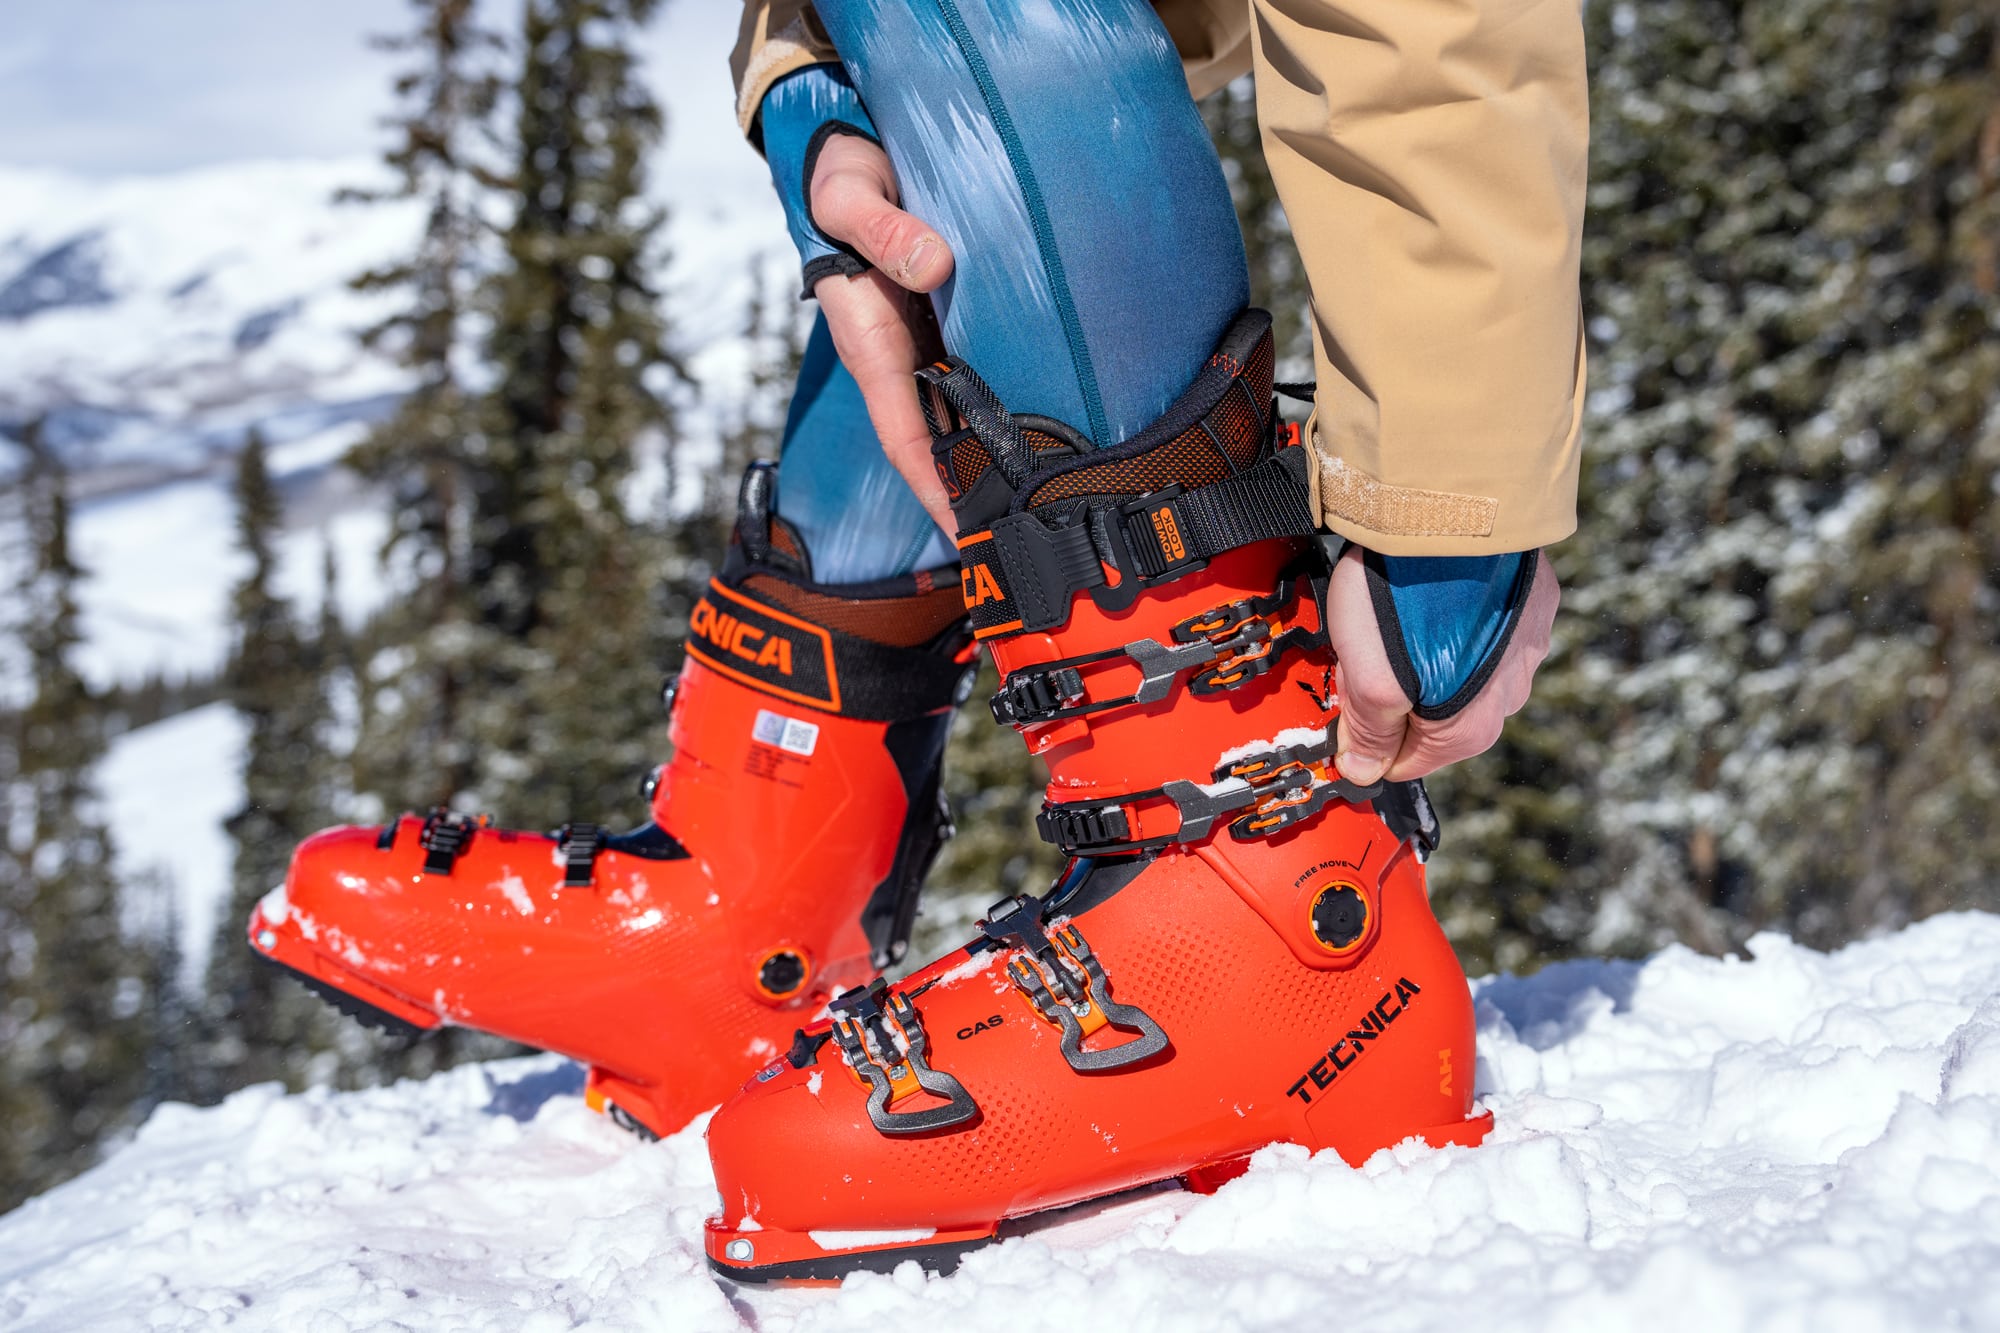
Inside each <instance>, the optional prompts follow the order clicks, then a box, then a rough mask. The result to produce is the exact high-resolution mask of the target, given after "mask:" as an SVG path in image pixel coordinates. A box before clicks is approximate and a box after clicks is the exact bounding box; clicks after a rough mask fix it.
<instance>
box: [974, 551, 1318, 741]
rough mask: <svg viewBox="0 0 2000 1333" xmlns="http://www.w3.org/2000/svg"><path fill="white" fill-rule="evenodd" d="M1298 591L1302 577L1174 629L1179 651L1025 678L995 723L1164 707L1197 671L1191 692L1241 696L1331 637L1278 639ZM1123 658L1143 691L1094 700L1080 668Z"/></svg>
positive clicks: (1117, 653)
mask: <svg viewBox="0 0 2000 1333" xmlns="http://www.w3.org/2000/svg"><path fill="white" fill-rule="evenodd" d="M1298 588H1299V584H1298V580H1297V579H1296V578H1287V579H1285V580H1284V581H1283V582H1282V583H1280V584H1279V586H1278V589H1277V591H1276V592H1274V593H1272V594H1271V595H1270V596H1268V597H1249V598H1243V599H1240V600H1238V601H1234V602H1229V603H1227V604H1226V605H1223V606H1218V607H1214V608H1212V609H1210V610H1208V611H1203V612H1201V613H1200V614H1198V615H1193V616H1189V617H1188V618H1187V619H1185V620H1183V621H1181V622H1180V623H1179V624H1177V625H1175V626H1174V628H1173V631H1172V634H1173V638H1174V642H1173V643H1171V644H1166V643H1160V642H1158V641H1157V640H1154V639H1135V640H1133V641H1132V642H1131V643H1128V644H1125V645H1123V646H1122V647H1118V648H1110V649H1106V650H1105V651H1104V652H1101V653H1087V654H1085V655H1083V656H1081V657H1066V658H1063V659H1062V660H1060V661H1057V662H1051V663H1049V664H1047V665H1045V666H1043V667H1041V668H1040V669H1038V670H1034V671H1017V672H1015V673H1014V674H1013V675H1011V676H1009V677H1008V678H1007V680H1006V683H1005V684H1003V685H1002V686H1001V687H1000V689H999V691H998V692H997V693H996V694H994V696H993V699H992V708H993V719H994V721H996V722H999V723H1000V724H1001V725H1002V726H1015V727H1025V726H1032V725H1034V724H1036V723H1040V722H1053V721H1056V720H1057V719H1059V718H1066V717H1081V716H1084V715H1086V714H1089V713H1098V712H1102V711H1104V710H1105V709H1107V708H1124V707H1127V706H1129V705H1132V704H1150V703H1158V702H1159V701H1160V700H1162V699H1164V698H1166V697H1167V695H1168V694H1169V693H1170V692H1171V691H1172V689H1173V683H1174V681H1175V679H1176V678H1178V677H1179V676H1181V675H1182V674H1183V673H1186V672H1190V671H1192V672H1194V673H1195V674H1194V675H1193V676H1192V677H1191V678H1190V679H1189V681H1188V689H1189V691H1190V692H1191V693H1194V694H1217V693H1220V692H1222V691H1224V690H1232V689H1235V688H1236V687H1237V686H1238V685H1241V684H1243V683H1244V682H1246V681H1249V680H1254V679H1255V678H1256V677H1258V676H1261V675H1263V674H1264V673H1265V672H1266V671H1268V670H1270V669H1271V666H1272V665H1273V664H1274V663H1275V662H1276V661H1277V660H1278V658H1279V657H1280V655H1281V654H1282V653H1283V652H1284V651H1285V650H1286V649H1289V648H1293V647H1298V646H1304V645H1307V644H1310V643H1312V642H1315V641H1317V640H1319V639H1320V638H1321V637H1323V636H1321V635H1319V634H1316V633H1311V632H1308V631H1306V630H1305V629H1303V628H1301V627H1299V626H1296V625H1295V626H1293V627H1291V628H1289V629H1286V630H1284V631H1282V632H1281V633H1280V632H1275V627H1274V625H1273V624H1272V618H1273V617H1274V616H1276V615H1277V614H1278V612H1280V611H1282V610H1283V609H1284V608H1285V607H1287V606H1290V605H1292V604H1294V603H1295V602H1296V601H1297V600H1298V595H1299V594H1298ZM1120 658H1122V659H1124V660H1125V661H1126V662H1127V663H1129V664H1130V665H1132V666H1135V667H1137V668H1138V669H1139V686H1138V688H1137V689H1135V690H1133V691H1132V692H1131V693H1130V694H1123V695H1120V696H1118V697H1117V698H1115V699H1095V700H1091V699H1087V698H1086V694H1087V692H1086V690H1085V688H1084V679H1083V673H1082V671H1081V670H1080V668H1082V667H1086V666H1094V665H1097V664H1098V663H1102V662H1111V661H1115V660H1117V659H1120Z"/></svg>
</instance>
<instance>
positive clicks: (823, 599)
mask: <svg viewBox="0 0 2000 1333" xmlns="http://www.w3.org/2000/svg"><path fill="white" fill-rule="evenodd" d="M772 487H773V474H772V471H771V470H770V469H769V468H768V465H765V466H759V467H756V468H753V469H752V471H751V472H750V473H749V474H748V475H747V476H746V478H745V482H744V489H743V502H742V505H741V513H740V515H739V521H738V524H737V529H736V535H735V538H734V539H733V540H732V542H731V545H730V551H729V556H728V559H727V561H726V562H725V564H724V566H723V570H722V573H721V574H720V575H719V576H718V577H717V578H716V579H715V580H714V581H713V582H712V583H711V584H710V586H709V588H708V590H707V593H706V595H705V596H704V597H703V598H702V600H701V601H700V602H699V603H698V604H697V605H696V607H695V609H694V613H693V616H692V618H691V621H690V628H691V631H692V635H691V638H690V640H689V643H688V650H687V662H686V665H685V666H683V668H682V669H681V673H680V676H679V680H678V686H677V688H675V689H674V690H673V695H672V702H671V710H672V719H671V724H670V736H671V739H672V741H673V746H674V752H673V759H672V761H671V762H670V763H668V764H667V765H665V766H664V767H663V768H662V769H661V770H659V772H658V773H657V774H656V775H655V779H654V780H653V781H652V783H651V791H650V804H651V812H650V813H651V822H649V823H647V824H646V825H644V826H642V827H641V828H639V829H638V830H636V831H635V832H632V833H627V834H622V835H615V836H614V835H612V834H611V833H610V832H609V831H608V830H606V829H603V828H601V827H599V826H597V825H594V824H569V825H566V826H565V827H564V828H562V829H560V830H558V831H557V832H555V833H553V834H549V835H546V836H545V835H542V834H539V833H527V832H517V831H514V830H510V829H501V828H496V827H494V826H493V825H492V824H491V823H490V822H489V821H488V820H487V819H486V818H484V817H480V818H477V819H474V818H468V817H466V816H463V815H457V814H452V813H449V812H444V811H439V812H435V813H433V814H432V815H431V816H430V817H429V818H427V819H420V818H418V817H416V816H414V815H405V816H403V817H402V818H400V819H398V820H395V821H392V822H390V823H389V824H386V825H384V826H382V827H381V828H379V829H378V828H355V827H348V828H336V829H330V830H328V831H326V832H324V833H320V834H318V835H316V836H314V837H313V838H311V839H309V840H308V841H307V842H306V843H305V844H304V845H303V846H301V847H300V848H299V850H298V852H297V853H296V854H295V855H294V857H293V859H292V866H291V871H290V873H289V875H288V876H287V878H286V881H285V884H284V886H283V887H282V888H280V889H278V890H276V891H274V892H273V893H272V894H270V895H269V896H268V897H267V898H265V900H264V901H263V903H262V904H261V905H260V906H259V907H258V908H257V910H256V911H255V913H254V914H253V915H252V917H251V920H250V926H249V933H250V942H251V944H252V946H253V947H254V948H255V949H256V950H257V951H258V952H259V953H260V954H262V955H263V956H264V957H265V958H267V959H269V960H271V961H272V962H274V963H277V964H279V965H281V966H283V967H285V968H287V969H289V970H291V971H293V972H294V973H296V974H298V975H299V976H300V977H301V978H302V979H303V980H305V981H306V982H307V983H308V984H309V985H312V986H313V987H314V989H316V990H319V991H320V992H321V993H322V994H324V995H326V996H327V997H328V998H329V999H331V1000H333V1001H334V1002H335V1003H337V1004H339V1005H340V1006H341V1007H342V1008H343V1009H345V1010H346V1011H347V1012H349V1013H351V1014H354V1015H356V1016H357V1017H362V1018H364V1020H366V1019H372V1020H375V1021H377V1022H378V1023H387V1024H390V1025H399V1026H404V1027H407V1028H415V1029H427V1028H433V1027H436V1026H438V1025H439V1024H442V1023H453V1024H458V1025H461V1026H465V1027H471V1028H477V1029H479V1030H481V1031H484V1032H491V1033H496V1034H498V1035H500V1036H503V1037H507V1038H510V1039H512V1040H515V1041H519V1042H523V1043H525V1044H527V1045H530V1046H536V1047H541V1048H543V1049H546V1050H551V1051H558V1052H561V1053H562V1054H564V1055H568V1056H570V1057H572V1058H574V1059H576V1060H578V1061H581V1062H583V1063H584V1064H586V1065H588V1066H589V1076H588V1083H587V1088H586V1095H587V1097H588V1098H589V1100H590V1102H591V1104H592V1105H593V1106H595V1107H597V1108H598V1109H601V1110H608V1111H609V1112H610V1113H611V1114H612V1115H613V1117H614V1118H616V1119H618V1120H619V1121H620V1123H622V1124H625V1125H626V1126H627V1127H628V1128H633V1129H637V1130H641V1131H642V1132H646V1133H649V1134H654V1135H663V1134H668V1133H672V1132H674V1131H675V1130H678V1129H679V1128H681V1126H683V1125H685V1124H686V1123H687V1122H688V1120H689V1119H690V1118H691V1117H693V1116H694V1115H696V1114H698V1113H699V1112H701V1111H703V1110H706V1109H707V1108H709V1107H711V1106H713V1105H715V1104H716V1103H717V1102H719V1101H720V1100H722V1098H724V1097H725V1096H727V1095H728V1094H729V1093H730V1092H731V1091H733V1090H734V1089H735V1087H736V1086H737V1085H738V1084H739V1083H741V1082H742V1080H743V1077H744V1075H745V1073H746V1072H747V1071H749V1070H752V1069H755V1068H756V1067H757V1066H758V1065H759V1064H761V1063H763V1062H764V1061H767V1060H769V1059H771V1058H772V1057H773V1056H775V1055H776V1054H777V1053H778V1052H779V1051H781V1050H783V1049H784V1048H785V1045H786V1043H787V1042H789V1041H790V1039H791V1037H792V1034H793V1032H794V1030H795V1029H797V1027H798V1026H799V1024H800V1023H801V1022H803V1021H805V1020H806V1019H807V1018H808V1017H810V1016H811V1015H812V1014H814V1013H815V1012H816V1011H818V1010H819V1009H820V1007H821V1006H822V1005H823V1004H824V1003H825V1002H826V1000H827V999H828V997H830V996H832V995H833V994H835V993H836V992H838V991H840V990H841V989H843V988H846V987H852V986H857V985H860V984H862V983H863V982H866V981H867V980H868V979H869V978H871V977H873V976H874V975H876V973H877V972H879V971H880V970H881V968H883V967H884V966H886V965H888V964H889V963H890V962H892V961H894V960H895V959H896V958H898V957H899V956H900V955H901V953H902V951H903V948H904V943H905V941H906V940H907V938H908V935H909V929H910V924H911V919H912V917H913V916H914V913H915V910H916V900H917V893H918V890H919V888H920V887H921V884H922V881H923V877H924V874H925V872H926V871H927V870H928V869H929V866H930V862H931V860H932V858H933V857H934V856H935V854H936V852H937V849H938V847H939V846H940V845H941V843H942V841H943V839H944V838H945V837H948V836H949V835H950V832H951V829H950V824H949V820H948V818H947V815H946V812H945V809H944V806H943V803H942V800H941V798H940V795H939V791H938V781H939V762H940V757H941V755H942V752H943V748H944V741H945V736H946V733H947V731H948V730H949V727H950V723H951V715H952V711H953V709H954V706H955V704H956V702H957V701H958V700H959V699H961V698H962V697H963V694H964V691H965V689H966V688H968V685H969V680H970V674H969V673H970V670H971V666H970V659H971V656H972V651H971V647H970V643H971V640H970V636H969V634H968V633H967V632H966V630H965V627H964V613H963V609H962V607H961V606H960V604H959V597H958V592H957V585H956V580H957V571H956V570H954V569H950V568H946V569H943V570H938V571H929V572H924V573H919V574H917V575H914V576H911V577H908V578H901V579H894V580H886V581H883V582H880V583H874V584H868V585H861V586H852V585H849V586H841V587H837V588H833V587H823V586H819V585H815V584H813V583H812V582H811V581H810V579H809V563H808V560H807V557H806V555H805V552H804V550H803V547H802V545H801V543H800V541H799V539H798V537H797V536H796V534H794V533H792V532H791V530H790V529H789V528H787V527H786V526H785V525H784V524H783V523H782V522H781V521H779V520H775V519H773V518H772V517H771V514H770V501H771V498H772Z"/></svg>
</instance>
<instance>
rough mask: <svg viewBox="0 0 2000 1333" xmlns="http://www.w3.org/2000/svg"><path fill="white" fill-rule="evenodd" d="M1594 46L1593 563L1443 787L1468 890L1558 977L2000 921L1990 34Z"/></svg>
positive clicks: (1588, 527)
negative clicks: (1967, 914) (1570, 952)
mask: <svg viewBox="0 0 2000 1333" xmlns="http://www.w3.org/2000/svg"><path fill="white" fill-rule="evenodd" d="M1586 22H1587V24H1588V27H1589V31H1590V35H1591V40H1592V46H1593V51H1594V59H1593V72H1594V78H1595V91H1594V104H1593V144H1592V148H1593V165H1592V186H1591V214H1590V222H1589V227H1588V230H1587V239H1586V251H1585V260H1584V264H1585V277H1586V307H1587V309H1588V311H1589V313H1590V315H1591V317H1592V319H1591V324H1590V328H1591V333H1592V339H1593V343H1594V347H1593V352H1594V355H1595V358H1596V363H1595V366H1594V369H1593V378H1592V384H1593V398H1592V410H1591V419H1590V444H1589V449H1588V452H1587V455H1586V458H1587V463H1586V474H1585V478H1584V491H1583V495H1584V511H1583V519H1582V527H1581V530H1580V531H1579V533H1578V535H1577V536H1576V537H1575V538H1574V539H1572V540H1571V541H1569V542H1567V543H1564V544H1563V546H1562V547H1560V548H1558V550H1557V552H1556V558H1557V563H1558V566H1559V568H1561V569H1562V571H1563V573H1564V576H1565V582H1566V583H1567V585H1568V587H1569V590H1570V591H1569V594H1568V600H1567V606H1566V611H1567V614H1566V616H1565V618H1564V623H1563V628H1562V629H1561V631H1560V640H1559V646H1558V651H1557V654H1556V656H1555V657H1553V658H1552V659H1551V661H1550V664H1549V667H1548V668H1547V669H1546V670H1545V671H1544V675H1543V681H1542V683H1541V685H1540V687H1539V689H1538V693H1537V697H1536V699H1535V701H1534V702H1533V703H1532V704H1531V705H1530V708H1529V710H1528V712H1527V713H1526V714H1524V716H1523V718H1522V719H1520V720H1519V722H1518V723H1517V725H1516V726H1514V727H1512V728H1510V732H1509V737H1508V741H1507V742H1506V744H1505V745H1504V746H1503V748H1502V752H1501V754H1500V755H1499V756H1496V759H1495V760H1494V762H1493V764H1492V765H1489V766H1488V767H1486V768H1484V769H1480V768H1468V769H1467V770H1466V771H1465V772H1464V773H1463V774H1461V775H1454V777H1453V779H1452V780H1451V781H1450V782H1448V783H1446V784H1441V785H1443V786H1447V787H1449V788H1451V793H1450V796H1449V805H1450V806H1451V807H1453V808H1464V807H1466V806H1471V807H1473V808H1475V809H1482V810H1484V811H1487V812H1489V813H1486V814H1482V815H1481V816H1480V818H1481V819H1482V820H1484V821H1485V822H1484V823H1483V824H1475V825H1474V827H1473V831H1472V832H1473V839H1474V856H1473V857H1472V858H1471V862H1470V863H1471V864H1472V865H1474V866H1477V867H1479V872H1480V873H1482V874H1484V875H1486V876H1488V877H1489V879H1488V881H1487V885H1486V887H1488V888H1489V889H1490V890H1491V891H1492V892H1493V893H1494V895H1495V896H1496V899H1497V900H1498V901H1500V902H1502V903H1513V904H1515V905H1516V908H1517V915H1516V916H1515V917H1514V919H1513V920H1512V921H1511V922H1507V923H1504V924H1505V925H1507V926H1509V927H1515V928H1518V929H1519V930H1520V931H1521V932H1522V936H1523V938H1529V939H1531V938H1534V937H1536V936H1539V937H1541V938H1542V939H1544V940H1545V941H1552V942H1554V943H1556V944H1559V945H1567V946H1571V947H1573V946H1576V945H1587V946H1589V947H1592V948H1607V947H1618V948H1625V949H1637V948H1641V947H1645V946H1647V945H1650V944H1652V943H1654V942H1657V941H1658V940H1660V939H1662V938H1665V937H1667V936H1670V935H1679V936H1681V937H1683V938H1686V939H1689V940H1691V941H1694V942H1697V943H1702V944H1706V945H1709V946H1711V947H1716V946H1720V945H1723V944H1727V943H1730V942H1733V941H1735V940H1737V939H1740V938H1741V937H1742V936H1743V935H1744V934H1745V933H1747V932H1748V931H1749V930H1750V929H1753V928H1756V927H1758V926H1762V925H1766V924H1778V925H1783V926H1786V927H1789V928H1791V929H1792V930H1794V931H1796V932H1798V933H1799V934H1800V935H1801V936H1802V937H1803V938H1805V939H1808V940H1811V941H1813V942H1816V943H1832V942H1838V941H1842V940H1846V939H1850V938H1852V937H1854V936H1855V935H1857V934H1860V933H1863V932H1865V931H1868V930H1871V929H1876V928H1880V927H1882V926H1886V925H1892V924H1895V923H1897V922H1900V921H1903V920H1907V919H1909V918H1911V917H1913V916H1918V915H1922V914H1925V913H1928V912H1931V911H1935V910H1938V909H1940V908H1943V907H1947V906H1973V905H1981V906H1987V907H1991V906H1993V905H1994V904H1995V902H1996V901H2000V900H1996V897H1995V894H1996V887H1995V886H1996V885H2000V832H1996V828H1995V825H1994V822H1993V821H1992V820H1991V819H1990V818H1989V817H1988V813H1989V812H1990V811H1991V809H1992V808H1993V804H1994V801H1995V799H1996V797H2000V765H1996V760H1995V756H1996V754H2000V633H1996V626H1997V625H2000V615H1996V611H2000V516H1997V515H1996V510H1995V506H1994V503H1993V496H1994V493H1995V490H1996V487H2000V322H1996V313H1995V312H1996V311H2000V302H1996V299H1995V296H1996V291H1995V287H1996V278H1995V268H1996V264H1995V253H1996V246H2000V190H1996V178H2000V48H1996V31H2000V15H1996V13H1995V11H1994V10H1993V8H1992V6H1991V5H1990V4H1984V3H1979V2H1978V0H1771V2H1769V3H1753V4H1747V5H1745V4H1737V3H1725V2H1724V0H1662V3H1658V4H1651V5H1637V4H1632V3H1612V4H1607V5H1593V6H1590V7H1589V8H1588V9H1587V11H1586ZM1496 773H1498V774H1504V775H1505V777H1506V778H1508V779H1509V781H1508V782H1506V783H1504V784H1503V783H1497V782H1494V781H1493V780H1492V778H1493V775H1495V774H1496ZM1462 845H1463V844H1461V846H1462ZM1441 859H1443V858H1441ZM1447 864H1448V865H1452V866H1459V867H1463V866H1466V865H1467V864H1468V862H1467V861H1466V860H1465V859H1463V858H1460V859H1456V860H1452V861H1448V862H1447ZM1519 908H1526V909H1527V910H1525V911H1519V910H1518V909H1519ZM1500 957H1501V961H1503V962H1506V963H1510V964H1511V963H1512V962H1513V961H1514V960H1513V958H1511V957H1510V956H1508V955H1506V954H1504V953H1503V954H1501V955H1500Z"/></svg>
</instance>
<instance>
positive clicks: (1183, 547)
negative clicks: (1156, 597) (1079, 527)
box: [1107, 482, 1208, 583]
mask: <svg viewBox="0 0 2000 1333" xmlns="http://www.w3.org/2000/svg"><path fill="white" fill-rule="evenodd" d="M1186 491H1187V488H1186V487H1185V486H1183V485H1181V484H1180V483H1179V482H1175V483H1174V484H1172V485H1171V486H1163V487H1161V488H1160V489H1159V490H1157V491H1153V492H1152V493H1150V494H1147V495H1141V496H1139V497H1138V498H1137V499H1133V500H1127V501H1125V502H1124V503H1123V504H1121V505H1119V506H1118V507H1117V518H1116V519H1114V520H1113V521H1112V522H1111V523H1110V524H1108V525H1107V527H1108V528H1109V529H1110V534H1111V536H1112V539H1113V544H1114V545H1115V546H1117V547H1119V548H1120V549H1119V550H1118V551H1117V552H1116V554H1118V555H1119V556H1120V557H1121V559H1120V560H1119V561H1118V567H1119V569H1120V570H1121V571H1124V572H1126V573H1130V574H1134V575H1136V576H1137V577H1138V578H1140V579H1141V580H1143V581H1144V582H1147V583H1164V582H1166V581H1167V580H1169V579H1177V578H1179V577H1180V576H1181V575H1183V574H1192V573H1193V572H1194V571H1196V570H1198V569H1203V568H1205V567H1206V566H1207V565H1208V558H1207V557H1206V556H1201V555H1196V554H1194V553H1192V552H1191V551H1190V550H1189V549H1188V539H1187V523H1186V522H1185V520H1184V519H1183V518H1182V517H1181V506H1180V498H1181V496H1182V495H1183V494H1185V493H1186Z"/></svg>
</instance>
